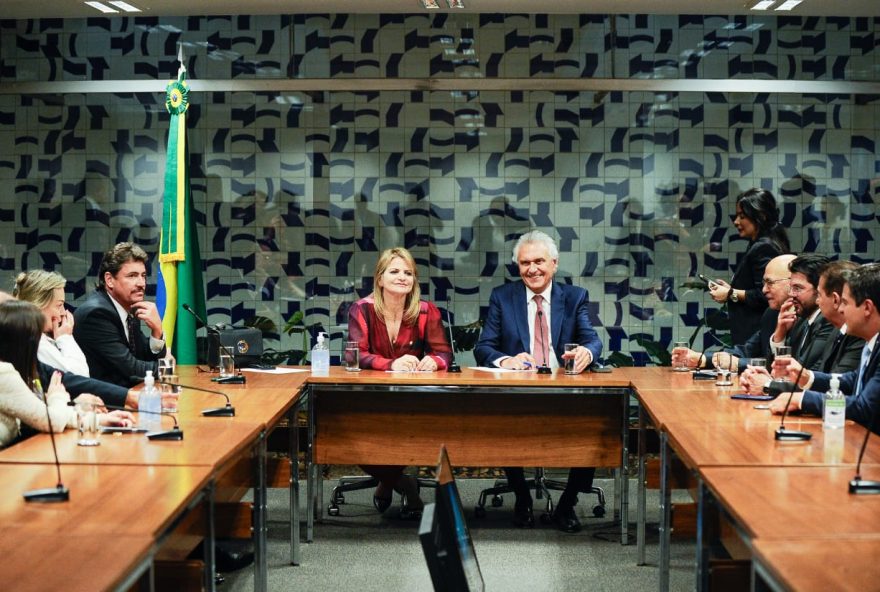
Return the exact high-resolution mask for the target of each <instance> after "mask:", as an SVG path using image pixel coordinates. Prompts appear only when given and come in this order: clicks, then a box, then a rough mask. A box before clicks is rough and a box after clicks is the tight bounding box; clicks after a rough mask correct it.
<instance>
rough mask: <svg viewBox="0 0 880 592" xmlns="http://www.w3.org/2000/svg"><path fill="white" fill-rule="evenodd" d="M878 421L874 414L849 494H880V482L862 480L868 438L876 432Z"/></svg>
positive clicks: (860, 452) (850, 483) (850, 484)
mask: <svg viewBox="0 0 880 592" xmlns="http://www.w3.org/2000/svg"><path fill="white" fill-rule="evenodd" d="M876 421H877V412H876V411H875V412H874V415H873V416H872V417H871V425H869V426H868V431H867V432H865V439H864V440H862V448H861V450H859V460H858V462H857V463H856V475H855V477H853V478H852V481H850V482H849V492H850V493H854V494H857V495H862V494H866V493H880V481H868V480H867V479H862V457H864V456H865V449H866V448H867V447H868V438H869V437H870V436H871V432H873V431H874V423H875V422H876Z"/></svg>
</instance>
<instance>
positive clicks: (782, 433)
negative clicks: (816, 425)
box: [773, 428, 813, 441]
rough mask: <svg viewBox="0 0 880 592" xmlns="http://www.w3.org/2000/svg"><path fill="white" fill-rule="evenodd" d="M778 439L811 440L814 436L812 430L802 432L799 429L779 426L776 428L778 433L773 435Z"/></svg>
mask: <svg viewBox="0 0 880 592" xmlns="http://www.w3.org/2000/svg"><path fill="white" fill-rule="evenodd" d="M773 437H774V438H776V439H777V440H782V441H795V440H803V441H806V440H810V439H811V438H812V437H813V434H811V433H810V432H800V431H798V430H787V429H785V428H779V429H778V430H776V433H775V434H774V435H773Z"/></svg>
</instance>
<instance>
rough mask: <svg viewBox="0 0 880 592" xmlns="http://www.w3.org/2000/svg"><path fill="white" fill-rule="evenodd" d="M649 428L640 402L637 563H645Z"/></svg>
mask: <svg viewBox="0 0 880 592" xmlns="http://www.w3.org/2000/svg"><path fill="white" fill-rule="evenodd" d="M647 436H648V434H647V430H646V426H645V409H644V408H643V407H642V405H641V404H639V483H638V492H637V495H636V498H637V500H636V545H637V547H638V548H637V555H638V559H637V561H636V565H645V521H646V520H647V518H646V516H645V513H646V499H645V498H646V497H647V488H648V483H647V471H646V468H645V455H646V452H645V451H646V450H647V443H646V442H645V438H647Z"/></svg>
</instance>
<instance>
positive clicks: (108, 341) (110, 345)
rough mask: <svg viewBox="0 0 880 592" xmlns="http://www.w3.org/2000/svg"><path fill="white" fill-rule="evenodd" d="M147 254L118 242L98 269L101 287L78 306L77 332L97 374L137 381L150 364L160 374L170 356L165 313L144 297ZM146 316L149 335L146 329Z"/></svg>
mask: <svg viewBox="0 0 880 592" xmlns="http://www.w3.org/2000/svg"><path fill="white" fill-rule="evenodd" d="M146 284H147V254H146V253H145V252H144V250H143V249H141V248H140V247H138V246H137V245H134V244H132V243H119V244H118V245H116V246H115V247H113V248H112V249H110V250H109V251H107V252H106V253H104V258H103V259H102V260H101V265H100V267H99V269H98V282H97V289H96V291H95V292H93V293H92V294H91V295H89V297H88V298H87V299H86V301H85V302H84V303H83V304H82V305H81V306H80V307H79V308H77V309H76V313H75V314H74V319H75V321H76V325H79V326H76V325H74V332H73V336H74V338H75V339H76V342H77V343H78V344H79V346H80V348H81V349H82V350H83V353H84V354H85V356H86V361H88V363H89V371H90V373H91V375H92V377H93V378H97V379H99V380H104V381H107V382H112V383H115V384H120V385H123V386H127V387H130V386H133V385H135V384H137V383H138V382H140V380H142V379H143V377H144V375H145V374H146V372H147V371H148V370H150V371H152V372H153V374H154V375H155V374H156V370H157V366H158V363H157V360H158V359H159V358H161V357H164V356H165V353H166V350H165V338H164V335H163V332H162V319H161V318H160V317H159V311H158V310H157V309H156V305H155V304H154V303H152V302H147V301H146V300H144V295H145V293H146ZM141 322H143V323H144V324H145V325H147V328H148V329H149V330H150V337H147V336H145V335H144V334H143V332H142V331H141Z"/></svg>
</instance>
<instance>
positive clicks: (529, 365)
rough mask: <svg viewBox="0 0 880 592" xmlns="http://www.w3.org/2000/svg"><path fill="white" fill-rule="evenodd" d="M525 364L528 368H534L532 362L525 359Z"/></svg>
mask: <svg viewBox="0 0 880 592" xmlns="http://www.w3.org/2000/svg"><path fill="white" fill-rule="evenodd" d="M523 366H525V367H526V368H533V366H532V363H531V362H525V361H523Z"/></svg>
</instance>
